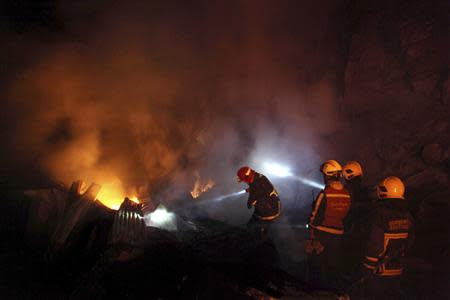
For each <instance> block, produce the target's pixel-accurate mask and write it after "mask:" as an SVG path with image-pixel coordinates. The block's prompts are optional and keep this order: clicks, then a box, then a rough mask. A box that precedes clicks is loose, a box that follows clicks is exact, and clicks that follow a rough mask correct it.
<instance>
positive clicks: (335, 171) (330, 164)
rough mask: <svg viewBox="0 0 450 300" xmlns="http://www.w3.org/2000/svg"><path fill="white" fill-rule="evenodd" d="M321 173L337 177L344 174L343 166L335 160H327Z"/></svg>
mask: <svg viewBox="0 0 450 300" xmlns="http://www.w3.org/2000/svg"><path fill="white" fill-rule="evenodd" d="M320 171H321V172H322V173H323V174H325V175H327V176H336V175H339V174H340V173H341V172H342V166H341V165H340V164H339V163H338V162H337V161H335V160H327V161H326V162H324V163H323V164H322V166H321V167H320Z"/></svg>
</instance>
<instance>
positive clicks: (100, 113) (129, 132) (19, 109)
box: [1, 1, 340, 198]
mask: <svg viewBox="0 0 450 300" xmlns="http://www.w3.org/2000/svg"><path fill="white" fill-rule="evenodd" d="M72 2H73V1H66V2H62V3H61V4H59V6H57V7H56V14H57V16H58V18H59V19H61V20H63V23H64V26H62V29H58V30H55V32H53V31H51V30H48V31H46V30H43V29H39V31H37V32H33V31H31V32H28V33H25V34H24V33H21V34H18V33H17V32H15V31H14V30H11V31H10V32H9V33H8V41H10V43H8V46H7V51H8V57H9V59H10V61H11V62H18V61H20V62H22V63H20V64H10V66H11V67H10V68H9V69H7V73H6V75H7V76H8V82H7V85H8V86H7V88H6V89H5V95H6V96H5V103H4V110H3V113H2V129H1V130H2V132H1V134H2V140H3V142H4V147H2V150H1V151H2V158H3V159H2V161H1V164H2V169H4V170H6V171H5V173H7V174H11V172H9V170H15V169H17V168H19V169H20V168H22V169H23V171H22V173H21V174H23V173H27V170H32V172H37V173H38V174H39V175H40V176H41V175H42V174H44V175H45V176H46V177H48V178H49V179H51V180H54V181H60V182H63V183H65V184H68V183H69V182H71V181H73V180H76V179H83V180H86V181H95V182H97V183H99V184H102V185H104V186H108V185H111V188H113V187H114V188H116V189H119V190H121V191H120V192H122V193H126V194H140V193H150V194H152V193H162V194H163V195H164V197H171V198H176V197H178V196H179V195H182V194H183V193H187V192H188V191H189V190H190V189H191V188H192V186H193V184H194V182H195V180H196V176H195V174H200V175H201V177H202V178H212V179H213V180H214V181H215V182H216V183H217V184H216V187H215V189H217V192H218V193H219V192H225V193H226V192H230V191H233V190H236V186H235V182H234V177H235V174H234V172H235V170H236V168H237V167H239V166H240V165H241V164H249V163H255V162H257V161H260V160H264V159H269V160H271V159H272V160H273V159H277V160H278V159H280V158H282V160H283V162H285V163H288V164H290V165H294V166H296V168H297V170H296V171H299V172H298V173H297V174H301V175H306V176H308V175H310V174H311V172H313V170H316V168H317V166H318V164H319V163H320V160H322V157H321V155H322V153H321V148H323V147H322V145H323V144H322V140H321V139H322V138H323V137H326V136H329V135H331V134H332V133H333V132H335V131H336V124H338V123H339V122H340V120H339V118H338V114H337V113H336V111H337V104H336V103H337V101H336V99H337V96H336V87H335V80H334V76H335V75H334V74H335V72H336V70H335V68H336V66H335V64H334V60H333V59H334V58H335V57H336V56H337V54H333V53H332V52H331V50H332V49H334V48H333V47H336V43H337V38H333V35H332V33H331V29H330V28H332V27H333V24H334V22H335V21H336V20H335V16H334V14H335V12H336V10H337V5H336V4H331V3H328V2H326V1H323V3H319V4H317V6H311V5H312V4H302V5H299V4H298V3H296V2H295V1H294V2H290V1H286V2H282V3H279V4H278V5H276V6H275V5H274V3H273V2H271V1H257V2H254V3H253V2H252V1H248V2H247V1H245V2H242V1H217V2H216V1H199V2H195V3H179V2H178V3H177V4H175V3H172V2H170V1H162V2H160V3H158V2H153V3H151V4H150V3H145V4H144V3H143V2H142V1H139V2H136V3H133V4H129V3H128V2H126V3H125V2H123V3H122V2H120V1H119V2H117V3H115V4H114V5H112V6H106V5H105V4H104V3H103V2H101V1H99V2H96V3H95V6H94V7H89V8H88V7H85V6H83V5H82V4H74V3H72ZM319 7H320V8H321V9H318V8H319ZM318 26H319V27H318ZM330 49H331V50H330ZM197 172H198V173H197ZM233 186H234V188H232V187H233Z"/></svg>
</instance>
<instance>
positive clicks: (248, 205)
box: [247, 197, 257, 209]
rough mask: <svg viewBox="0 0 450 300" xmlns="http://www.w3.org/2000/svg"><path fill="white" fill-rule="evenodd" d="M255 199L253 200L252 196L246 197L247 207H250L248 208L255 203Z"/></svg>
mask: <svg viewBox="0 0 450 300" xmlns="http://www.w3.org/2000/svg"><path fill="white" fill-rule="evenodd" d="M256 202H257V201H256V200H254V199H252V198H250V197H249V198H248V201H247V207H248V208H249V209H250V208H252V207H253V206H255V204H256Z"/></svg>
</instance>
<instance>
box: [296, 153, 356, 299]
mask: <svg viewBox="0 0 450 300" xmlns="http://www.w3.org/2000/svg"><path fill="white" fill-rule="evenodd" d="M320 170H321V172H322V173H323V177H324V182H325V188H324V189H323V190H321V191H320V193H319V194H318V195H317V197H316V199H315V200H314V202H313V208H312V212H311V214H310V216H309V221H308V227H309V231H310V239H309V240H307V241H306V249H305V250H306V253H307V255H308V261H309V263H310V265H309V267H310V271H311V272H310V274H311V281H312V284H315V285H319V286H320V287H322V288H329V289H333V290H339V288H340V286H341V284H340V281H339V274H340V271H341V269H342V266H341V260H342V257H343V256H344V254H343V253H342V250H343V234H344V219H345V217H346V216H347V213H348V212H349V210H350V205H351V197H350V194H349V193H348V191H347V190H346V189H345V188H344V185H343V184H342V183H341V182H340V181H339V179H340V177H341V174H342V167H341V165H340V164H339V163H338V162H337V161H335V160H328V161H326V162H325V163H324V164H322V166H321V168H320Z"/></svg>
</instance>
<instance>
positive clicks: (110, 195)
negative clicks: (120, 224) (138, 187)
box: [96, 177, 140, 210]
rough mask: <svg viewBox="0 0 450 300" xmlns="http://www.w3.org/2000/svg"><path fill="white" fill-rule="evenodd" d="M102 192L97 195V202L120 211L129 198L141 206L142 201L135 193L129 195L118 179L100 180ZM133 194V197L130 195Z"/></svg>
mask: <svg viewBox="0 0 450 300" xmlns="http://www.w3.org/2000/svg"><path fill="white" fill-rule="evenodd" d="M100 182H101V183H102V184H101V187H102V188H101V190H100V192H99V193H98V195H97V198H96V199H97V200H99V201H100V202H101V203H103V204H104V205H105V206H107V207H109V208H111V209H114V210H118V209H119V208H120V206H121V205H122V203H123V202H124V199H125V198H127V199H129V200H131V201H132V202H134V203H137V204H139V203H140V201H139V199H138V197H137V196H135V195H133V193H127V192H126V191H125V188H124V186H123V184H122V182H121V181H120V180H119V179H118V178H117V177H113V178H112V179H109V180H100ZM130 194H131V195H130Z"/></svg>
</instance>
